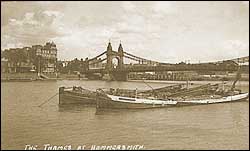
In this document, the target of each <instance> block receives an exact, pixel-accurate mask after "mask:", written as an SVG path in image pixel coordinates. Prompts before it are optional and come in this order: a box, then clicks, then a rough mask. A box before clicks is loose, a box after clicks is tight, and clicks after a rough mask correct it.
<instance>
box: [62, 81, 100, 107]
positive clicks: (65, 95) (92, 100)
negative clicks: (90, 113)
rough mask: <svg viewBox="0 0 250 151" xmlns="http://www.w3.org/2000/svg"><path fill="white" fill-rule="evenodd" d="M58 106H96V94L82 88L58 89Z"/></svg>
mask: <svg viewBox="0 0 250 151" xmlns="http://www.w3.org/2000/svg"><path fill="white" fill-rule="evenodd" d="M59 104H60V105H64V104H89V105H91V104H93V105H95V104H96V93H95V91H90V90H87V89H84V88H82V87H76V86H73V87H69V88H66V87H60V88H59Z"/></svg>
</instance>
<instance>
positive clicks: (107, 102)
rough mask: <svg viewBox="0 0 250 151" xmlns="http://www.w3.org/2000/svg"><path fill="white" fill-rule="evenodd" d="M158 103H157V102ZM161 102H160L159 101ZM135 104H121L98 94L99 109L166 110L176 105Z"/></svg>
mask: <svg viewBox="0 0 250 151" xmlns="http://www.w3.org/2000/svg"><path fill="white" fill-rule="evenodd" d="M155 102H157V101H155ZM159 102H160V101H159ZM162 102H164V101H161V103H154V102H152V103H135V102H120V101H114V100H112V99H111V98H110V97H108V96H107V95H103V94H98V95H97V100H96V103H97V104H96V108H97V109H105V108H106V109H107V108H112V109H148V108H166V107H174V106H176V103H167V101H165V102H166V103H162Z"/></svg>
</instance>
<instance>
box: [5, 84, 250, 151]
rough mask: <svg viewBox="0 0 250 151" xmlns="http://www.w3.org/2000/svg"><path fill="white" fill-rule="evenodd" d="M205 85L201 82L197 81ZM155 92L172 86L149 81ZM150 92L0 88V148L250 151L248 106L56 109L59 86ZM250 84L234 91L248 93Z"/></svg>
mask: <svg viewBox="0 0 250 151" xmlns="http://www.w3.org/2000/svg"><path fill="white" fill-rule="evenodd" d="M197 83H200V84H202V83H205V82H197ZM149 84H150V85H151V86H152V87H154V88H158V87H162V86H166V85H169V84H173V82H150V83H149ZM73 85H76V86H83V87H85V88H88V89H92V90H95V89H96V88H109V87H114V88H132V89H135V88H138V89H150V88H149V87H148V86H146V85H145V83H143V82H105V81H84V80H82V81H77V80H76V81H73V80H63V81H48V82H43V81H41V82H38V81H36V82H2V83H1V113H2V114H1V149H25V145H33V146H35V145H37V146H35V147H36V149H44V146H43V145H44V144H51V145H57V146H58V145H63V146H65V145H72V149H76V147H77V146H80V145H82V146H83V145H85V149H90V147H91V146H92V145H143V147H144V148H143V149H249V101H244V102H235V103H224V104H212V105H204V106H188V107H174V108H162V109H140V110H109V111H103V112H96V109H95V106H64V107H59V106H58V96H56V97H55V98H53V99H52V100H51V101H49V102H48V103H46V104H44V105H43V106H42V107H38V105H40V104H41V103H43V102H44V101H46V100H47V99H49V98H50V97H51V96H53V95H54V94H55V93H57V92H58V88H59V87H60V86H73ZM248 85H249V82H248V81H246V82H241V83H239V85H238V87H239V88H241V89H242V90H243V91H247V92H248V91H249V88H248Z"/></svg>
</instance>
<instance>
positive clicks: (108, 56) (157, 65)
mask: <svg viewBox="0 0 250 151" xmlns="http://www.w3.org/2000/svg"><path fill="white" fill-rule="evenodd" d="M124 59H127V60H129V61H130V62H134V63H133V64H132V63H127V64H125V62H124ZM114 60H116V62H117V63H116V64H115V63H114ZM246 62H248V63H249V56H247V57H242V58H236V59H231V60H224V61H218V62H212V63H197V64H190V63H188V64H186V63H179V64H170V63H162V62H158V61H153V60H149V59H146V58H142V57H138V56H136V55H134V54H131V53H129V52H126V51H124V50H123V47H122V44H121V43H120V45H119V47H118V51H114V50H113V49H112V46H111V43H110V42H109V43H108V46H107V49H106V51H104V52H102V53H101V54H99V55H97V56H96V57H93V58H91V59H88V58H86V59H85V61H84V64H85V68H84V70H82V71H81V73H82V74H85V75H86V77H88V78H91V77H93V76H94V74H99V75H101V77H103V76H107V77H108V79H110V80H116V81H126V80H127V77H128V74H129V73H130V72H164V71H231V72H234V71H237V69H238V66H239V65H240V64H244V63H246ZM243 70H244V71H245V72H248V73H249V69H248V66H247V68H246V67H245V68H244V69H243Z"/></svg>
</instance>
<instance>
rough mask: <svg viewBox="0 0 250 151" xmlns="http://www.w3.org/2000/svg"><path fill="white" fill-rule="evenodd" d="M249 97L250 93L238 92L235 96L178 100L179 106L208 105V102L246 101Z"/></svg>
mask: <svg viewBox="0 0 250 151" xmlns="http://www.w3.org/2000/svg"><path fill="white" fill-rule="evenodd" d="M248 98H249V93H243V94H238V95H234V96H227V97H222V98H218V99H204V100H191V101H178V103H177V105H178V106H184V105H207V104H218V103H229V102H240V101H246V100H247V99H248Z"/></svg>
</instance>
